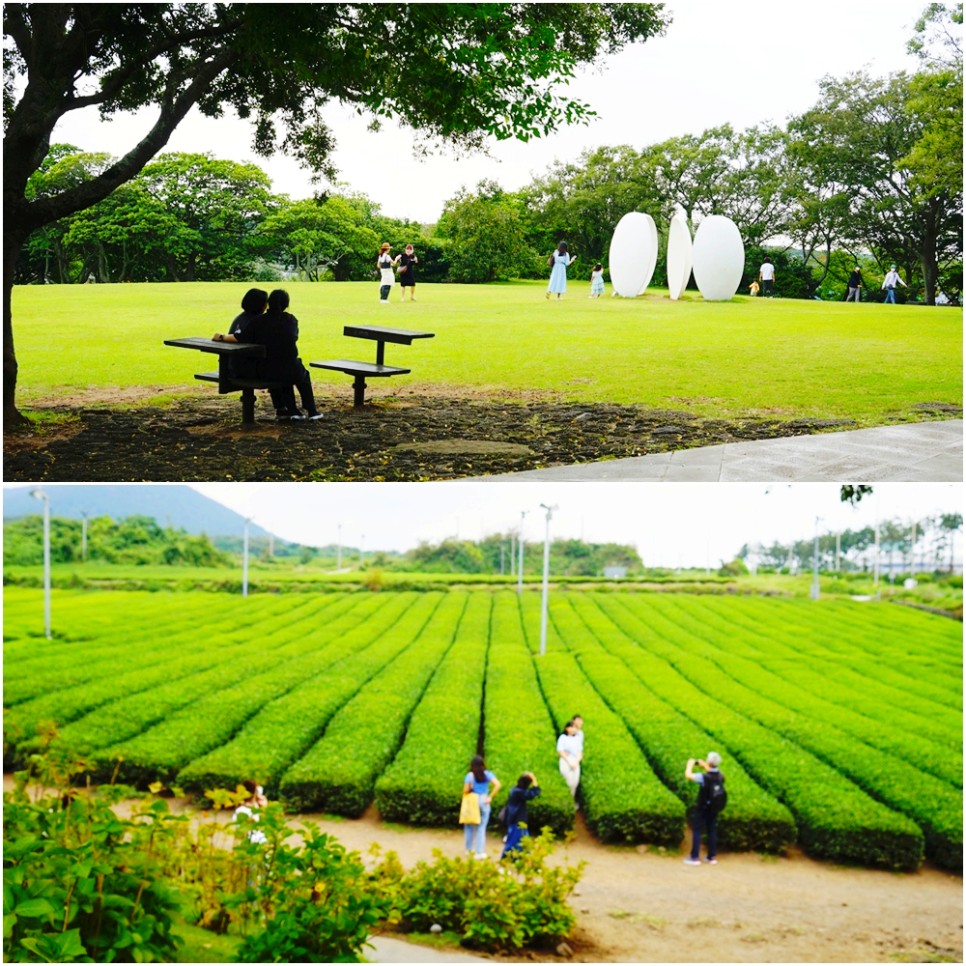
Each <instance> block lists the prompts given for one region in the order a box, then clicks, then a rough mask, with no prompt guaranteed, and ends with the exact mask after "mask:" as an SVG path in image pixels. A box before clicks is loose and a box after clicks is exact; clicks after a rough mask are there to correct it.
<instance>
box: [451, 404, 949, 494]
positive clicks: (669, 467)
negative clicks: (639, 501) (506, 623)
mask: <svg viewBox="0 0 966 966" xmlns="http://www.w3.org/2000/svg"><path fill="white" fill-rule="evenodd" d="M517 480H560V481H567V480H571V481H574V482H586V481H607V480H617V481H641V482H668V483H670V482H691V483H750V482H759V483H764V482H768V483H772V482H787V483H842V482H858V483H925V482H930V483H961V482H962V480H963V421H962V420H961V419H949V420H943V421H940V422H926V423H903V424H901V425H898V426H882V427H878V428H875V429H855V430H849V431H848V432H844V433H820V434H819V435H816V436H788V437H783V438H782V439H765V440H759V441H755V442H747V443H725V444H724V445H721V446H703V447H699V448H697V449H683V450H674V451H673V452H670V453H655V454H653V455H651V456H633V457H630V458H629V459H620V460H604V461H602V462H599V463H584V464H578V465H574V466H553V467H547V468H546V469H542V470H527V471H525V472H522V473H506V474H499V475H493V476H482V477H474V478H472V480H470V481H466V480H463V481H461V482H480V481H487V482H490V481H492V482H500V481H517Z"/></svg>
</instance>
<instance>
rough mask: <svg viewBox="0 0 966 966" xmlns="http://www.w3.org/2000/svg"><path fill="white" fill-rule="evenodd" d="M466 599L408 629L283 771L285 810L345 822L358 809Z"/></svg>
mask: <svg viewBox="0 0 966 966" xmlns="http://www.w3.org/2000/svg"><path fill="white" fill-rule="evenodd" d="M467 600H468V595H467V594H466V593H463V592H459V591H457V592H454V593H450V594H447V595H446V596H445V597H444V598H443V599H442V601H441V603H440V605H439V607H438V609H437V610H436V612H435V613H434V614H433V615H432V617H431V618H430V619H429V620H428V621H427V622H426V623H425V624H424V625H423V626H422V627H416V628H413V637H412V639H413V644H412V646H410V647H409V648H407V649H406V650H405V651H403V653H401V654H400V655H399V657H397V658H396V659H395V660H394V661H393V662H392V663H391V664H389V665H388V666H387V667H385V668H384V669H383V670H382V671H381V672H380V673H379V674H377V675H376V676H375V677H374V678H373V679H372V680H371V681H370V682H369V683H368V685H367V686H366V688H365V689H364V690H363V691H361V692H360V693H359V694H357V695H356V696H355V697H354V698H352V700H350V701H349V702H348V703H347V704H346V705H345V706H344V707H343V708H342V709H341V710H340V711H339V712H338V713H337V714H336V715H335V716H334V717H333V719H332V720H331V721H330V723H329V726H328V728H327V729H326V731H325V734H324V735H323V736H322V738H321V739H320V740H319V741H317V742H316V743H315V745H313V746H312V748H310V749H309V751H308V752H307V753H306V754H305V756H304V757H303V758H302V759H300V760H299V761H298V762H296V763H295V764H294V765H292V767H291V768H289V770H288V771H287V772H286V773H285V775H284V776H283V777H282V780H281V783H280V793H281V795H282V797H283V798H284V799H285V801H286V802H287V803H289V805H290V806H291V807H292V808H294V809H296V810H298V811H312V810H318V809H322V810H324V811H328V812H334V813H336V814H338V815H348V816H351V817H357V816H359V815H361V814H362V813H363V812H364V811H365V809H366V808H367V806H368V805H369V803H370V802H371V801H372V800H373V794H374V788H375V783H376V779H377V778H378V777H379V775H381V774H382V772H383V771H384V769H385V767H386V765H388V763H389V762H390V761H391V760H392V758H393V757H394V756H395V754H396V752H397V751H398V749H399V746H400V744H401V743H402V739H403V734H404V732H405V728H406V724H407V722H408V720H409V717H410V715H411V714H412V712H413V709H414V708H415V707H416V705H417V704H418V703H419V700H420V698H421V696H422V693H423V691H424V689H425V687H426V685H427V683H428V681H429V678H430V677H431V675H432V673H433V671H434V669H435V668H436V665H437V664H438V663H439V662H440V661H441V660H442V659H443V657H444V656H445V654H446V653H447V651H448V650H449V649H450V647H451V646H452V644H453V639H454V632H455V629H456V627H457V626H458V622H459V618H460V615H461V614H462V612H463V609H464V608H465V606H466V603H467Z"/></svg>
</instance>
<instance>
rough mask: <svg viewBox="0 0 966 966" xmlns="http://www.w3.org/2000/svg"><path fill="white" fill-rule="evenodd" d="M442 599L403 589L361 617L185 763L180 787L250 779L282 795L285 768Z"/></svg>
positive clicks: (223, 784)
mask: <svg viewBox="0 0 966 966" xmlns="http://www.w3.org/2000/svg"><path fill="white" fill-rule="evenodd" d="M438 603H439V596H438V595H425V596H418V595H415V594H400V595H398V596H397V597H394V598H392V599H391V600H390V601H388V602H387V603H386V604H384V605H383V606H382V607H380V608H378V609H377V610H376V611H375V612H374V613H372V614H370V615H368V616H367V619H366V620H365V621H363V622H362V623H359V624H356V625H355V626H352V627H348V628H345V629H344V630H340V631H339V633H338V641H337V642H336V643H334V644H332V645H330V647H329V650H328V654H329V657H330V658H331V660H330V661H329V663H328V664H326V666H325V667H323V668H322V669H321V670H319V671H318V673H316V674H315V675H307V676H306V677H305V680H303V681H301V682H300V683H299V684H298V685H297V686H296V687H295V688H293V689H292V690H291V691H289V692H288V693H286V694H284V695H282V696H281V697H279V698H277V699H276V700H274V701H271V702H269V703H268V704H267V705H265V706H264V707H263V708H261V709H260V710H259V711H258V712H257V713H256V714H255V715H253V716H252V717H251V718H250V719H249V720H248V721H246V722H245V724H244V725H243V726H242V728H241V729H240V730H239V732H238V733H237V734H236V735H235V736H234V737H233V738H232V739H231V740H230V741H227V742H226V743H225V744H222V745H219V746H218V747H216V748H213V749H212V750H211V751H209V752H208V753H207V754H205V755H202V756H201V757H199V758H195V759H194V760H193V761H191V762H190V763H189V764H188V765H186V766H185V767H184V768H182V769H181V771H180V772H179V773H178V776H177V783H178V785H179V786H181V787H182V788H184V789H187V790H189V791H198V792H205V791H208V790H209V789H212V788H234V787H236V786H237V785H239V784H241V783H242V782H244V781H245V780H246V779H252V780H255V781H257V782H258V783H259V784H261V785H264V787H265V789H266V791H267V793H268V795H269V796H270V797H272V798H275V797H277V796H278V794H279V782H280V780H281V777H282V775H283V774H284V772H285V771H286V770H287V769H288V767H289V766H290V765H291V764H292V763H293V762H295V761H297V760H298V759H299V758H300V757H301V756H302V755H303V754H304V753H305V752H306V751H307V750H308V749H309V748H310V747H311V746H312V745H313V744H314V743H315V741H317V740H318V738H319V737H320V735H321V734H322V733H323V731H324V730H325V727H326V725H327V724H328V723H329V721H330V720H331V718H332V716H333V715H334V714H335V713H336V712H337V711H338V710H339V709H340V708H341V707H342V706H343V705H344V704H346V702H348V701H349V700H350V698H352V697H353V696H354V695H355V694H357V693H358V692H359V690H360V689H362V688H364V687H365V685H366V683H367V682H368V681H369V679H370V678H372V677H373V675H375V674H377V673H378V672H379V671H381V670H382V669H383V668H384V667H385V666H386V665H387V664H388V663H389V662H390V661H392V660H393V659H394V658H395V657H397V656H398V655H399V653H400V652H401V651H402V650H403V649H404V648H405V647H407V646H409V645H410V644H412V635H413V628H414V627H415V628H418V627H421V626H422V624H423V623H424V622H425V619H426V617H427V616H428V615H429V614H431V613H432V612H433V610H434V609H435V608H436V606H437V605H438Z"/></svg>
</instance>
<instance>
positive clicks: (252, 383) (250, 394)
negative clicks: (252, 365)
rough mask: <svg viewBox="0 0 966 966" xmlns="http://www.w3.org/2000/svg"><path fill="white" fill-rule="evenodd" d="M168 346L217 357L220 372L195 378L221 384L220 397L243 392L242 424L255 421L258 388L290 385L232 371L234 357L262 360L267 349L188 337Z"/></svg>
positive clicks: (204, 373) (196, 374)
mask: <svg viewBox="0 0 966 966" xmlns="http://www.w3.org/2000/svg"><path fill="white" fill-rule="evenodd" d="M164 344H165V345H173V346H176V347H178V348H182V349H196V350H197V351H199V352H213V353H215V354H216V355H217V356H218V371H217V372H196V373H195V379H200V380H201V381H202V382H214V383H217V385H218V392H219V393H220V394H221V395H226V394H227V393H232V392H240V393H241V404H242V423H243V424H244V425H246V426H250V425H252V424H253V423H254V422H255V390H256V389H285V388H289V387H290V386H291V384H290V383H282V382H271V381H269V380H267V379H260V378H258V377H252V378H244V377H241V376H236V375H234V374H233V373H232V372H231V360H232V359H233V358H236V359H237V358H248V359H263V358H264V357H265V347H264V346H261V345H254V344H252V343H250V342H215V340H214V339H204V338H200V337H197V336H189V337H187V338H184V339H165V340H164Z"/></svg>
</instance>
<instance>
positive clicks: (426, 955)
mask: <svg viewBox="0 0 966 966" xmlns="http://www.w3.org/2000/svg"><path fill="white" fill-rule="evenodd" d="M369 942H370V943H372V945H373V946H374V947H375V948H374V949H368V948H366V949H363V951H362V955H363V956H365V958H366V959H367V960H368V961H369V962H370V963H491V962H492V960H490V959H483V958H482V957H480V956H474V955H473V954H472V953H464V952H463V951H462V950H452V951H446V952H444V951H442V950H438V949H432V948H431V947H429V946H421V945H419V944H417V943H408V942H406V941H405V940H404V939H394V938H393V937H391V936H370V937H369Z"/></svg>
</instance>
